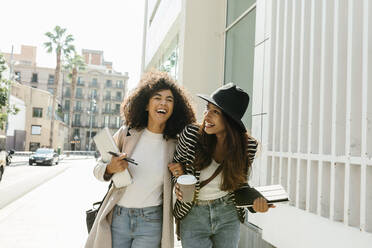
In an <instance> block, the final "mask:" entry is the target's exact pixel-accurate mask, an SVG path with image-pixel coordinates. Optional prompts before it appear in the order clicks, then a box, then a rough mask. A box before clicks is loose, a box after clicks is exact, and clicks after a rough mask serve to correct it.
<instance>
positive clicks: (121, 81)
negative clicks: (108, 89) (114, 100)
mask: <svg viewBox="0 0 372 248" xmlns="http://www.w3.org/2000/svg"><path fill="white" fill-rule="evenodd" d="M123 86H124V85H123V80H118V81H116V87H117V88H119V89H121V88H123Z"/></svg>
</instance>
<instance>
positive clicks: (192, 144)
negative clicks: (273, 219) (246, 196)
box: [172, 124, 257, 223]
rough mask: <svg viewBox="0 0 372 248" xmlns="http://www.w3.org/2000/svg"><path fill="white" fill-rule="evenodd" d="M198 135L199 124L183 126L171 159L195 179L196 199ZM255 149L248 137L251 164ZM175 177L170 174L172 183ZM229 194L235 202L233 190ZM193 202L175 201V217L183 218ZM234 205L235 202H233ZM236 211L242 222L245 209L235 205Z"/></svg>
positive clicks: (196, 193)
mask: <svg viewBox="0 0 372 248" xmlns="http://www.w3.org/2000/svg"><path fill="white" fill-rule="evenodd" d="M198 137H199V126H197V125H194V124H190V125H188V126H186V127H185V128H184V130H183V131H182V133H181V134H180V136H179V138H178V144H177V146H176V152H175V154H174V157H173V160H174V162H176V163H181V164H182V165H184V170H185V173H186V174H190V175H194V176H195V177H196V179H197V182H196V186H195V199H198V195H199V191H200V170H196V169H195V168H194V167H193V165H192V164H193V162H194V160H195V153H196V144H197V141H198ZM256 151H257V141H256V140H255V139H253V138H251V137H249V138H248V146H247V156H248V159H249V160H250V162H251V164H252V163H253V160H254V157H255V154H256ZM176 180H177V178H176V177H174V176H172V181H173V183H176ZM229 194H230V195H231V199H232V200H233V201H234V203H235V195H234V193H233V192H231V193H229ZM192 205H193V203H192V202H190V203H189V202H183V201H179V200H177V201H176V204H175V205H174V209H173V214H174V216H175V218H176V219H178V220H181V219H183V218H184V217H185V216H186V215H187V214H188V212H189V211H190V210H191V208H192ZM235 205H236V204H235ZM249 210H250V211H251V212H254V211H253V209H251V208H249ZM236 211H237V213H238V217H239V220H240V222H242V223H243V222H244V220H245V216H246V211H245V210H244V208H238V207H236Z"/></svg>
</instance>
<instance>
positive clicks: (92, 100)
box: [88, 92, 96, 151]
mask: <svg viewBox="0 0 372 248" xmlns="http://www.w3.org/2000/svg"><path fill="white" fill-rule="evenodd" d="M95 107H96V100H95V99H94V98H93V92H92V96H91V100H90V111H89V122H90V123H89V142H88V150H89V151H90V148H91V144H92V125H93V120H92V118H93V110H94V109H95Z"/></svg>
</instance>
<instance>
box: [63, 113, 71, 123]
mask: <svg viewBox="0 0 372 248" xmlns="http://www.w3.org/2000/svg"><path fill="white" fill-rule="evenodd" d="M69 117H70V115H69V114H68V113H65V114H64V116H63V121H64V122H65V123H69V122H70V118H69Z"/></svg>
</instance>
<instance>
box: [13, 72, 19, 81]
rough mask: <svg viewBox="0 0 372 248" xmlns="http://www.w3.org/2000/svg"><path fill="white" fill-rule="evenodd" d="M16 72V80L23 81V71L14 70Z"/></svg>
mask: <svg viewBox="0 0 372 248" xmlns="http://www.w3.org/2000/svg"><path fill="white" fill-rule="evenodd" d="M14 74H15V80H16V81H18V82H21V72H20V71H16V72H14Z"/></svg>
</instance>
